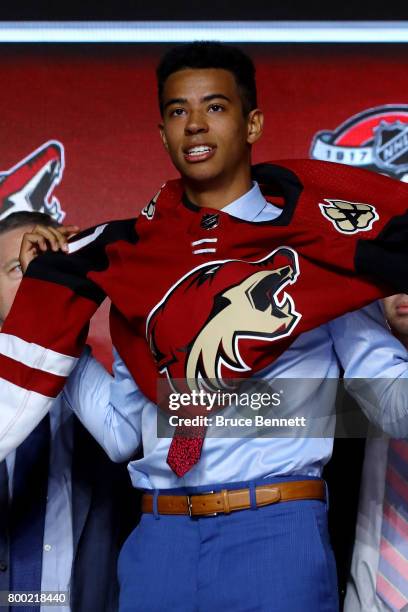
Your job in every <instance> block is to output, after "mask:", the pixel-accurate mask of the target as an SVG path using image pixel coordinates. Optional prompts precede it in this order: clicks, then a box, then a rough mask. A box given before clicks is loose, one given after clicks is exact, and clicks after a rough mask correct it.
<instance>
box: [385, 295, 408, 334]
mask: <svg viewBox="0 0 408 612" xmlns="http://www.w3.org/2000/svg"><path fill="white" fill-rule="evenodd" d="M383 303H384V310H385V316H386V318H387V321H388V323H389V324H390V327H391V329H392V331H393V332H394V333H395V334H396V335H397V336H399V337H401V338H403V337H406V338H407V339H408V295H406V294H405V293H397V294H396V295H392V296H391V297H387V298H385V299H384V300H383Z"/></svg>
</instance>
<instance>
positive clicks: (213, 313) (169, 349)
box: [146, 247, 301, 390]
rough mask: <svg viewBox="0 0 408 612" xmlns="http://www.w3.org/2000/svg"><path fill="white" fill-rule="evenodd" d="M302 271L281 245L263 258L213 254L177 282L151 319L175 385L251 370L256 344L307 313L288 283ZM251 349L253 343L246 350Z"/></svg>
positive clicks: (164, 368) (219, 382)
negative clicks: (215, 257)
mask: <svg viewBox="0 0 408 612" xmlns="http://www.w3.org/2000/svg"><path fill="white" fill-rule="evenodd" d="M298 275H299V264H298V257H297V253H296V252H295V251H294V250H293V249H291V248H288V247H280V248H278V249H276V250H275V251H273V252H272V253H269V254H268V255H267V256H266V257H264V258H262V259H260V260H258V261H242V260H225V261H214V262H211V263H208V264H204V265H202V266H198V267H197V268H194V269H193V270H191V271H190V272H188V273H187V274H186V275H185V276H183V278H181V279H180V280H179V281H178V282H176V283H175V284H174V285H173V286H172V287H171V288H170V289H169V291H168V292H167V293H166V295H165V296H164V298H163V299H162V300H161V301H160V302H159V303H158V304H157V305H156V306H155V308H154V309H153V310H152V311H151V313H150V315H149V317H148V319H147V328H146V335H147V339H148V342H149V344H150V348H151V350H152V353H153V356H154V358H155V360H156V364H157V367H158V369H159V371H160V372H161V373H165V374H166V375H167V377H168V379H169V382H170V385H171V386H172V388H173V390H176V386H177V382H176V380H175V379H184V380H185V379H187V384H188V386H189V387H190V389H199V388H202V387H214V386H216V387H217V388H219V389H227V388H230V385H229V384H228V383H227V379H228V378H237V377H244V376H248V375H249V374H250V373H251V371H252V365H253V364H252V363H251V359H250V355H251V350H250V349H251V348H252V349H254V348H255V350H260V351H261V350H262V348H266V347H265V346H264V347H262V345H264V344H265V343H266V342H271V341H274V340H276V339H278V338H282V337H284V336H288V335H290V334H291V332H292V330H293V329H294V327H295V325H296V324H297V323H298V321H299V320H300V318H301V315H300V314H299V313H298V312H296V310H295V304H294V302H293V299H292V297H291V296H289V295H288V294H287V293H286V292H285V291H283V289H284V287H286V286H287V285H289V284H293V283H295V282H296V280H297V278H298ZM248 349H249V350H248Z"/></svg>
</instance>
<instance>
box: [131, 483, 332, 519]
mask: <svg viewBox="0 0 408 612" xmlns="http://www.w3.org/2000/svg"><path fill="white" fill-rule="evenodd" d="M255 491H256V506H257V507H260V506H268V505H269V504H276V503H278V502H284V501H294V500H299V499H321V500H324V499H326V491H325V483H324V481H323V480H296V481H292V482H281V483H279V484H265V485H261V486H258V487H256V488H255ZM249 508H251V501H250V490H249V489H235V490H234V489H230V490H226V489H224V490H222V491H217V492H213V491H209V492H206V493H199V494H197V495H159V496H158V498H157V511H158V513H159V514H186V515H188V516H215V515H217V514H219V513H223V514H229V513H230V512H234V511H235V510H247V509H249ZM142 512H153V495H152V494H150V493H145V494H144V495H143V497H142Z"/></svg>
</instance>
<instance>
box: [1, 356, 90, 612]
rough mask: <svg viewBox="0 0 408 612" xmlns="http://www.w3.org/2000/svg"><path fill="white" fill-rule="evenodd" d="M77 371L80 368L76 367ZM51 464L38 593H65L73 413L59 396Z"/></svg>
mask: <svg viewBox="0 0 408 612" xmlns="http://www.w3.org/2000/svg"><path fill="white" fill-rule="evenodd" d="M77 368H78V372H77V374H79V370H80V369H81V368H82V365H81V364H78V365H77ZM50 435H51V440H50V464H49V472H48V491H47V506H46V513H45V524H44V539H43V557H42V574H41V590H42V591H68V590H69V585H70V579H71V567H72V559H73V535H72V504H71V500H72V487H71V463H72V447H73V418H72V411H71V410H70V408H69V407H68V406H67V405H66V403H65V402H64V401H63V398H62V396H61V395H59V396H58V397H57V399H56V400H55V402H54V404H53V406H52V408H51V410H50ZM6 465H7V471H8V479H9V495H10V498H12V495H13V474H14V465H15V451H14V452H12V453H10V454H9V455H7V457H6ZM67 610H69V606H50V605H48V606H41V612H58V611H59V612H63V611H67Z"/></svg>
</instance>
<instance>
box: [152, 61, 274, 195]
mask: <svg viewBox="0 0 408 612" xmlns="http://www.w3.org/2000/svg"><path fill="white" fill-rule="evenodd" d="M163 106H164V113H163V125H161V126H160V132H161V136H162V139H163V143H164V146H165V147H166V149H167V150H168V152H169V155H170V157H171V159H172V162H173V164H174V165H175V166H176V168H177V170H178V171H179V172H180V174H181V176H182V177H183V179H184V180H185V181H186V182H187V183H192V184H195V183H198V184H201V183H203V184H204V186H205V185H208V186H209V187H220V186H223V185H224V184H226V185H228V184H229V183H230V182H231V181H234V180H236V179H237V177H239V176H241V175H242V173H245V174H246V175H247V174H248V168H249V164H250V145H251V144H253V143H254V142H255V141H256V140H258V138H259V137H260V135H261V132H262V114H261V112H260V111H259V110H253V111H251V112H250V113H249V115H248V116H244V114H243V108H242V101H241V97H240V93H239V89H238V86H237V84H236V81H235V78H234V76H233V74H232V73H231V72H229V71H228V70H222V69H218V68H206V69H190V68H188V69H184V70H179V71H178V72H175V73H173V74H171V75H170V76H169V77H168V79H167V80H166V82H165V85H164V90H163Z"/></svg>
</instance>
